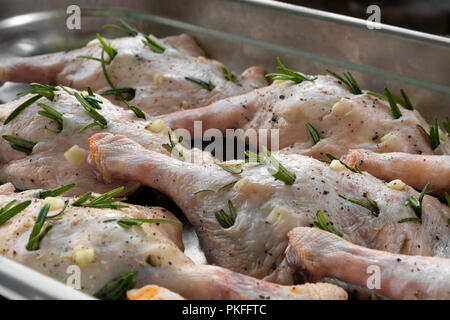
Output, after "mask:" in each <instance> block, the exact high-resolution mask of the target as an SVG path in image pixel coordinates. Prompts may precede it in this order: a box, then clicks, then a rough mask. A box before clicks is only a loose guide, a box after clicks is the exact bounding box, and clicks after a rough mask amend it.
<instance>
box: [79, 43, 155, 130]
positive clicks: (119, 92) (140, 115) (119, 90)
mask: <svg viewBox="0 0 450 320" xmlns="http://www.w3.org/2000/svg"><path fill="white" fill-rule="evenodd" d="M78 58H85V59H91V60H95V61H99V62H100V63H101V65H102V71H103V75H104V76H105V80H106V82H108V84H109V86H110V87H111V89H110V90H106V91H105V92H103V93H102V94H103V95H110V94H115V95H116V96H117V97H118V98H119V99H118V100H122V101H123V102H124V103H125V104H126V105H127V107H128V108H129V109H130V110H131V111H133V112H134V114H135V115H136V116H137V117H138V118H142V119H146V117H145V113H144V112H143V111H142V110H141V109H139V108H138V107H136V106H133V105H132V104H131V103H129V100H132V99H133V98H134V97H135V95H136V89H133V88H116V87H115V86H114V83H113V82H112V81H111V78H110V77H109V74H108V71H107V70H106V65H108V64H110V63H111V60H110V61H105V48H103V49H102V53H101V58H94V57H91V56H78ZM88 89H90V88H88ZM125 93H126V94H127V96H125V97H124V96H123V94H125ZM90 96H93V94H90ZM86 98H87V97H85V99H86ZM97 101H98V102H100V103H102V102H101V101H100V100H97ZM88 102H91V104H92V105H93V107H94V108H95V106H96V105H95V104H94V103H93V101H88ZM97 106H98V105H97ZM96 109H98V108H96ZM97 125H99V126H102V123H101V122H99V121H94V122H93V123H90V124H88V125H87V126H85V127H83V128H81V130H80V133H82V132H83V131H84V130H86V129H88V128H91V127H94V126H97Z"/></svg>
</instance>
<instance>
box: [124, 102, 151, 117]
mask: <svg viewBox="0 0 450 320" xmlns="http://www.w3.org/2000/svg"><path fill="white" fill-rule="evenodd" d="M123 102H124V103H125V104H126V105H127V107H128V108H130V109H131V111H133V112H134V114H135V115H136V117H138V118H141V119H146V117H145V113H144V112H142V110H141V109H139V108H138V107H136V106H133V105H132V104H131V103H130V102H129V101H128V100H123Z"/></svg>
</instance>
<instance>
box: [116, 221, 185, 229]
mask: <svg viewBox="0 0 450 320" xmlns="http://www.w3.org/2000/svg"><path fill="white" fill-rule="evenodd" d="M143 223H169V224H176V225H178V226H182V225H183V224H182V223H181V222H179V221H175V220H168V219H124V220H119V221H117V224H118V225H119V226H121V227H122V228H125V229H129V228H130V227H131V226H140V225H141V224H143Z"/></svg>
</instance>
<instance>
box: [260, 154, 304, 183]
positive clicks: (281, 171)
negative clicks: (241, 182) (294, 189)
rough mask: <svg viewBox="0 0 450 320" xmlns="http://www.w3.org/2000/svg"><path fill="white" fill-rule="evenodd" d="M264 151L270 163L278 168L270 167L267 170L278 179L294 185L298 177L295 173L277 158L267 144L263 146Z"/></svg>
mask: <svg viewBox="0 0 450 320" xmlns="http://www.w3.org/2000/svg"><path fill="white" fill-rule="evenodd" d="M262 152H263V154H264V156H265V157H266V159H267V160H268V161H269V163H270V164H271V165H272V166H273V167H275V168H276V170H275V169H273V168H268V169H267V170H268V171H269V173H270V174H271V175H272V176H273V177H274V178H275V179H276V180H280V181H283V182H284V183H285V184H287V185H292V184H293V183H294V182H295V179H297V176H296V175H295V173H292V172H289V171H288V170H287V169H286V168H285V167H284V166H283V165H282V164H281V163H280V162H279V161H278V160H277V159H275V157H274V156H273V155H272V153H271V152H270V151H269V150H267V148H266V147H265V146H262Z"/></svg>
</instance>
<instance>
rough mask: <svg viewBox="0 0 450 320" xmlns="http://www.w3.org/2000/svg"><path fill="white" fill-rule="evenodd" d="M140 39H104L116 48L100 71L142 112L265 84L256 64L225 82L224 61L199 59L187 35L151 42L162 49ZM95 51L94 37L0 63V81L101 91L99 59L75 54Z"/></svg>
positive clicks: (157, 112) (204, 102) (98, 51)
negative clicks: (63, 49)
mask: <svg viewBox="0 0 450 320" xmlns="http://www.w3.org/2000/svg"><path fill="white" fill-rule="evenodd" d="M143 39H144V37H143V35H142V34H138V35H137V36H135V37H125V38H118V39H113V40H108V39H105V41H106V42H107V43H109V44H110V45H111V47H112V48H113V49H114V50H116V51H117V54H116V56H115V57H114V58H113V59H112V60H111V61H110V64H108V65H107V66H106V70H107V72H108V74H109V77H110V79H111V81H112V83H113V84H114V86H115V87H116V88H132V89H134V90H135V96H134V98H133V99H132V100H130V102H131V104H133V105H135V106H138V107H139V108H140V109H142V110H143V111H145V112H146V113H147V114H148V115H160V114H166V113H170V112H174V111H179V110H184V109H191V108H198V107H203V106H206V105H208V104H210V103H212V102H214V101H217V100H220V99H223V98H226V97H229V96H234V95H238V94H242V93H245V92H248V91H251V90H253V89H255V88H259V87H262V86H265V85H267V81H266V79H265V77H264V73H263V70H262V68H259V67H252V68H249V69H247V70H246V71H244V72H243V73H242V75H241V76H240V77H239V79H237V82H236V83H235V82H233V81H228V80H227V79H226V78H225V76H224V71H223V70H222V68H223V67H224V65H223V64H222V63H220V62H218V61H215V60H211V59H207V58H205V57H204V55H205V53H204V52H203V50H202V49H201V48H200V47H199V46H198V45H197V44H196V42H195V41H194V40H193V39H192V38H191V37H190V36H188V35H185V34H182V35H179V36H173V37H168V38H164V39H160V40H157V41H158V42H159V43H160V44H161V45H163V46H164V47H165V48H166V50H165V51H164V52H163V53H157V52H154V51H152V50H151V49H150V48H149V47H147V46H145V45H144V44H143V43H142V40H143ZM101 51H102V47H101V45H100V42H99V41H98V40H94V41H91V42H90V43H88V45H87V46H86V47H83V48H81V49H76V50H73V51H69V52H58V53H53V54H46V55H42V56H35V57H25V58H14V59H10V60H4V61H0V85H1V84H2V83H3V82H4V81H15V82H39V83H50V84H54V83H56V84H61V85H65V86H69V87H72V88H75V89H78V90H84V89H85V88H86V87H87V86H90V87H92V89H93V90H94V91H95V92H97V93H102V92H104V91H106V90H108V89H110V85H109V84H108V83H107V82H106V80H105V77H104V75H103V71H102V66H101V63H100V62H98V61H93V60H89V59H84V58H77V57H78V56H92V57H95V58H100V57H101ZM105 56H107V55H106V54H105ZM108 61H109V60H108ZM185 77H191V78H196V79H199V80H202V81H204V82H205V83H208V82H211V84H212V86H214V88H208V89H205V88H203V87H202V86H201V85H199V84H198V83H194V82H192V81H188V80H186V79H185ZM106 97H107V98H109V99H111V100H112V102H117V104H121V103H120V102H118V101H116V100H115V95H109V96H106ZM123 106H124V107H125V108H126V106H125V105H123Z"/></svg>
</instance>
